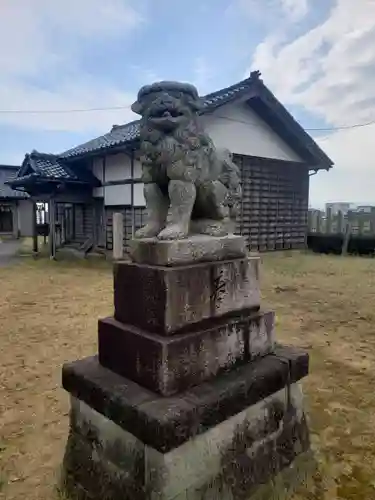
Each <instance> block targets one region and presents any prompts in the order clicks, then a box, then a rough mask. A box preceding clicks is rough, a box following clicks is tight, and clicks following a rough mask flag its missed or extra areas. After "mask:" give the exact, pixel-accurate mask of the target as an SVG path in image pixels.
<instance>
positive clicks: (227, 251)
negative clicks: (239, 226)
mask: <svg viewBox="0 0 375 500" xmlns="http://www.w3.org/2000/svg"><path fill="white" fill-rule="evenodd" d="M129 254H130V257H131V259H132V260H133V261H134V262H138V263H141V264H152V265H155V266H175V265H184V264H185V265H186V264H191V263H196V262H207V261H209V262H215V261H219V260H229V259H236V258H243V257H246V255H247V248H246V240H245V238H243V237H242V236H236V235H234V234H231V235H228V236H222V237H214V236H205V235H198V234H197V235H190V236H189V238H186V239H181V240H169V241H163V240H160V239H157V238H146V239H138V240H137V239H133V240H132V241H131V242H130V249H129Z"/></svg>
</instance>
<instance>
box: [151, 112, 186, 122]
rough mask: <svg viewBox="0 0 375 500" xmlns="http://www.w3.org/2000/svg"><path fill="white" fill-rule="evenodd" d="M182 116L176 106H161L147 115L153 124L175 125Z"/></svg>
mask: <svg viewBox="0 0 375 500" xmlns="http://www.w3.org/2000/svg"><path fill="white" fill-rule="evenodd" d="M183 118H184V115H183V114H182V113H180V112H179V111H178V109H176V108H168V109H166V108H162V109H160V110H157V111H156V112H155V113H153V114H152V115H151V116H150V117H149V120H150V121H151V122H152V123H154V124H155V125H161V126H175V125H177V124H179V122H180V120H181V119H183Z"/></svg>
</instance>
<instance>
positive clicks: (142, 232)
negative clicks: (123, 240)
mask: <svg viewBox="0 0 375 500" xmlns="http://www.w3.org/2000/svg"><path fill="white" fill-rule="evenodd" d="M159 232H160V226H159V225H158V224H146V225H145V226H143V227H141V229H138V231H136V232H135V234H134V238H136V239H139V240H140V239H143V238H155V236H157V235H158V234H159Z"/></svg>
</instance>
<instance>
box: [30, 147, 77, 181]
mask: <svg viewBox="0 0 375 500" xmlns="http://www.w3.org/2000/svg"><path fill="white" fill-rule="evenodd" d="M30 164H31V166H32V167H33V169H34V170H35V172H36V173H38V174H39V176H40V177H44V178H53V179H62V180H63V179H78V177H77V176H76V174H75V173H74V172H72V170H71V169H70V168H69V167H68V166H67V165H64V163H63V162H62V161H61V160H59V158H58V157H57V156H54V155H46V154H42V153H36V152H35V153H31V155H30Z"/></svg>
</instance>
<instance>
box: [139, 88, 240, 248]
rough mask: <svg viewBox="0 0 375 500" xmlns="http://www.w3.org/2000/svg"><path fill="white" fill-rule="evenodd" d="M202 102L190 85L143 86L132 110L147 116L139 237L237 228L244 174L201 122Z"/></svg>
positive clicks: (142, 127) (221, 232) (142, 133)
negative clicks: (143, 219)
mask: <svg viewBox="0 0 375 500" xmlns="http://www.w3.org/2000/svg"><path fill="white" fill-rule="evenodd" d="M202 106H203V103H202V101H201V99H200V98H199V96H198V92H197V89H196V88H195V87H194V86H193V85H190V84H186V83H178V82H160V83H154V84H152V85H147V86H145V87H142V88H141V90H140V91H139V93H138V99H137V101H136V102H135V103H134V104H133V105H132V110H133V111H134V112H135V113H138V114H139V115H141V116H142V118H141V123H140V141H141V144H140V160H141V162H142V169H143V170H142V171H143V182H144V195H145V200H146V208H147V212H148V216H147V223H146V225H145V226H144V227H142V228H141V229H140V230H139V231H137V232H136V234H135V237H136V238H149V237H155V236H157V237H158V238H160V239H165V240H171V239H179V238H186V237H187V236H188V235H189V234H191V233H199V234H206V235H211V236H224V235H226V234H228V233H229V232H233V225H234V224H233V223H234V220H235V217H236V212H237V209H238V204H239V201H240V198H241V185H240V175H239V170H238V168H237V166H236V165H235V164H234V163H233V161H232V155H231V153H230V152H229V151H228V150H217V149H216V148H215V146H214V144H213V142H212V140H211V139H210V137H209V136H208V135H207V134H206V133H205V132H204V130H203V128H202V126H201V125H200V123H199V121H198V112H199V111H200V110H201V109H202Z"/></svg>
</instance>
